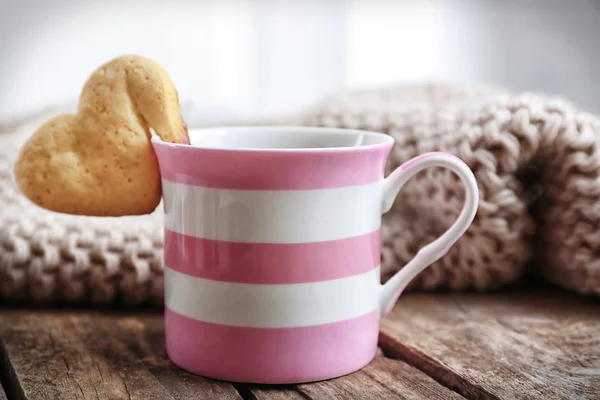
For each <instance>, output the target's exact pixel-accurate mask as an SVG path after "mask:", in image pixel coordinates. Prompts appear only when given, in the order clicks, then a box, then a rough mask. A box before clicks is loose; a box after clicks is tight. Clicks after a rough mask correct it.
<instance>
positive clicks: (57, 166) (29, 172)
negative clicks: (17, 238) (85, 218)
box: [15, 55, 189, 216]
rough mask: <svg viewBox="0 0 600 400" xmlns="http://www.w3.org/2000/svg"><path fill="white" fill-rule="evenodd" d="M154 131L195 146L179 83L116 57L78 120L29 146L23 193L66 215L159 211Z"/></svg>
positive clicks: (141, 61) (62, 119)
mask: <svg viewBox="0 0 600 400" xmlns="http://www.w3.org/2000/svg"><path fill="white" fill-rule="evenodd" d="M150 128H152V129H153V130H154V131H155V132H156V134H157V135H159V136H160V137H161V138H162V139H163V140H164V141H168V142H173V143H189V139H188V135H187V126H186V124H185V122H184V121H183V119H182V118H181V116H180V110H179V99H178V94H177V90H176V89H175V86H174V85H173V82H172V81H171V79H170V78H169V76H168V75H167V73H166V71H165V70H164V69H163V68H162V67H161V66H160V65H159V64H158V63H156V62H155V61H154V60H151V59H149V58H146V57H142V56H138V55H126V56H121V57H118V58H116V59H113V60H111V61H109V62H107V63H106V64H104V65H102V66H101V67H99V68H98V69H97V70H96V71H95V72H94V73H93V74H92V75H91V76H90V77H89V79H88V81H87V82H86V83H85V86H84V88H83V90H82V92H81V95H80V97H79V103H78V107H77V112H76V113H75V114H65V115H60V116H57V117H56V118H54V119H52V120H50V121H47V122H46V123H44V124H43V125H42V126H41V127H39V129H38V130H37V131H36V132H35V133H33V135H32V136H31V137H30V138H29V139H28V140H27V142H26V143H25V144H24V145H23V147H22V148H21V150H20V152H19V155H18V159H17V161H16V163H15V178H16V182H17V185H18V187H19V190H20V191H21V192H22V193H23V194H24V195H25V196H26V197H27V198H28V199H30V200H31V201H32V202H33V203H35V204H37V205H38V206H40V207H43V208H45V209H48V210H51V211H55V212H60V213H67V214H75V215H89V216H124V215H140V214H148V213H151V212H152V211H154V210H155V209H156V207H157V205H158V204H159V202H160V199H161V181H160V171H159V167H158V162H157V159H156V155H155V154H154V151H153V149H152V145H151V143H150V139H151V131H150Z"/></svg>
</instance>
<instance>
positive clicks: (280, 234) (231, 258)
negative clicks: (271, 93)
mask: <svg viewBox="0 0 600 400" xmlns="http://www.w3.org/2000/svg"><path fill="white" fill-rule="evenodd" d="M190 140H191V145H179V144H172V143H166V142H162V141H161V140H160V138H158V137H154V138H153V140H152V144H153V146H154V150H155V152H156V155H157V158H158V162H159V165H160V172H161V177H162V185H163V186H162V189H163V201H164V210H165V246H164V261H165V266H164V279H165V335H166V348H167V353H168V356H169V358H170V359H171V361H172V362H173V363H175V364H176V365H178V366H180V367H181V368H183V369H185V370H188V371H191V372H193V373H196V374H199V375H202V376H205V377H210V378H216V379H221V380H226V381H234V382H246V383H269V384H281V383H299V382H308V381H316V380H323V379H328V378H334V377H337V376H341V375H345V374H348V373H351V372H353V371H357V370H359V369H361V368H362V367H364V366H365V365H367V364H368V363H369V362H370V361H371V360H372V359H373V357H374V356H375V352H376V349H377V338H378V331H379V321H380V319H381V318H382V317H384V316H385V315H386V313H388V312H389V310H390V309H391V307H392V306H393V305H394V303H395V302H396V299H397V298H398V296H399V295H400V294H401V293H402V291H403V289H404V288H405V287H406V286H407V284H408V283H409V282H410V281H411V280H412V279H413V278H414V277H415V276H416V275H417V274H419V273H420V272H421V271H422V270H423V269H425V268H426V267H427V266H429V265H430V264H432V263H433V262H434V261H436V260H438V259H439V258H441V257H442V256H443V255H444V254H445V253H446V252H447V251H448V249H449V248H450V246H451V245H452V244H453V243H454V242H455V241H456V240H457V239H458V238H459V237H460V236H461V235H462V234H463V233H464V232H465V230H466V229H467V227H468V226H469V225H470V224H471V222H472V220H473V218H474V216H475V213H476V211H477V204H478V190H477V184H476V182H475V178H474V176H473V174H472V172H471V170H470V169H469V168H468V167H467V166H466V164H464V163H463V162H462V161H461V160H460V159H458V158H457V157H455V156H453V155H450V154H445V153H427V154H423V155H420V156H418V157H416V158H414V159H412V160H410V161H408V162H406V163H405V164H403V165H402V166H400V167H399V168H397V169H396V170H395V171H394V172H393V173H391V174H390V175H389V176H388V177H387V178H385V179H384V178H383V174H384V168H385V162H386V159H387V156H388V153H389V152H390V150H391V149H392V146H393V144H394V139H393V138H392V137H391V136H388V135H385V134H381V133H375V132H367V131H359V130H349V129H330V128H312V127H233V128H208V129H199V130H192V131H190ZM431 166H442V167H446V168H449V169H451V170H452V171H454V172H455V173H456V174H457V175H458V176H459V177H460V179H461V180H462V183H463V184H464V186H465V194H466V195H465V203H464V208H463V210H462V212H461V214H460V216H459V217H458V219H457V221H456V222H455V223H454V225H452V226H451V227H450V228H449V229H448V231H446V232H445V233H444V234H443V235H442V236H441V237H440V238H438V239H437V240H435V241H434V242H432V243H430V244H429V245H427V246H425V247H423V248H422V249H421V250H420V251H419V252H418V254H417V255H416V256H415V258H414V259H413V260H412V261H410V262H409V263H408V264H407V265H406V266H405V267H404V268H403V269H402V270H400V272H398V273H396V275H394V276H393V277H392V278H391V279H389V280H388V281H387V282H386V283H385V284H383V285H382V284H381V283H380V267H379V265H380V258H381V254H380V246H381V241H380V226H381V216H382V214H383V213H385V212H387V211H388V210H389V209H390V208H391V207H392V204H393V202H394V199H395V197H396V194H397V193H398V191H399V190H400V189H401V188H402V186H403V185H404V184H405V183H406V182H407V181H408V179H409V178H410V177H412V176H413V175H415V174H416V173H417V172H419V171H421V170H423V169H424V168H427V167H431Z"/></svg>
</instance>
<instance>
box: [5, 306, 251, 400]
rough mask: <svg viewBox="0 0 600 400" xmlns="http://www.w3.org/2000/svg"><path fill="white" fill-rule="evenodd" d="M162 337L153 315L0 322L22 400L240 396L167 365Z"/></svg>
mask: <svg viewBox="0 0 600 400" xmlns="http://www.w3.org/2000/svg"><path fill="white" fill-rule="evenodd" d="M163 335H164V334H163V327H162V315H161V314H158V313H156V314H147V315H142V316H140V317H131V316H127V315H124V314H119V313H116V314H106V313H98V312H90V311H85V312H61V311H34V312H32V311H26V312H18V311H11V312H3V313H2V314H1V319H0V338H2V342H3V348H4V354H5V355H6V356H7V358H8V359H9V360H10V365H11V366H12V368H13V369H14V377H13V379H14V380H16V382H13V383H12V384H13V385H14V387H13V390H16V391H17V392H15V393H14V396H13V397H15V398H20V397H21V394H19V393H18V390H19V389H20V390H21V391H22V395H24V397H25V398H27V399H46V398H47V399H144V400H147V399H176V398H183V399H215V398H219V399H239V398H240V397H239V395H238V393H237V391H236V390H235V388H234V387H233V386H232V385H230V384H228V383H223V382H216V381H211V380H207V379H204V378H201V377H199V376H196V375H192V374H189V373H186V372H185V371H183V370H181V369H179V368H177V367H176V366H174V365H173V364H171V363H170V362H169V361H168V359H167V358H166V354H165V352H164V336H163ZM15 388H16V389H15ZM10 394H11V393H10V392H9V395H10Z"/></svg>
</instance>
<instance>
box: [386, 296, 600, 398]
mask: <svg viewBox="0 0 600 400" xmlns="http://www.w3.org/2000/svg"><path fill="white" fill-rule="evenodd" d="M380 346H381V347H382V348H383V350H384V353H385V354H386V355H388V356H390V357H395V358H398V359H402V360H405V361H407V362H408V363H409V364H411V365H413V366H417V367H418V368H419V369H421V370H423V371H424V372H426V373H427V374H428V375H430V376H432V377H433V378H435V379H436V380H437V381H439V382H441V383H443V384H444V385H445V386H447V387H450V388H453V389H454V390H456V391H457V392H459V393H461V394H463V395H464V396H465V397H467V398H483V399H488V398H489V399H523V398H527V399H530V398H531V399H533V398H536V399H537V398H540V399H542V398H543V399H555V398H557V399H558V398H560V399H563V398H564V399H598V398H600V304H598V303H594V302H591V301H586V300H585V299H583V298H581V297H577V296H576V295H572V294H566V293H563V292H559V291H552V292H548V291H540V290H530V291H528V292H525V293H508V294H493V295H491V294H486V295H476V294H470V295H469V294H462V295H426V294H406V295H405V296H403V297H402V298H401V299H400V301H399V302H398V304H397V305H396V307H395V308H394V310H393V312H392V313H391V315H390V316H389V317H388V318H386V319H385V320H384V321H383V322H382V329H381V335H380Z"/></svg>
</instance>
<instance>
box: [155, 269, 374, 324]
mask: <svg viewBox="0 0 600 400" xmlns="http://www.w3.org/2000/svg"><path fill="white" fill-rule="evenodd" d="M164 277H165V304H166V306H167V307H169V308H170V309H171V310H173V311H175V312H177V313H179V314H182V315H184V316H186V317H189V318H193V319H196V320H200V321H204V322H211V323H215V324H223V325H233V326H245V327H262V328H288V327H298V326H312V325H321V324H326V323H331V322H338V321H344V320H347V319H350V318H354V317H359V316H361V315H365V314H367V313H369V312H372V311H375V310H377V307H378V299H379V291H380V287H381V285H380V281H379V267H377V268H375V269H373V270H371V271H369V272H366V273H363V274H360V275H355V276H351V277H348V278H341V279H334V280H329V281H322V282H314V283H294V284H286V285H262V284H247V283H230V282H221V281H214V280H209V279H203V278H197V277H193V276H190V275H185V274H182V273H180V272H177V271H174V270H172V269H170V268H168V267H166V266H165V275H164Z"/></svg>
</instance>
